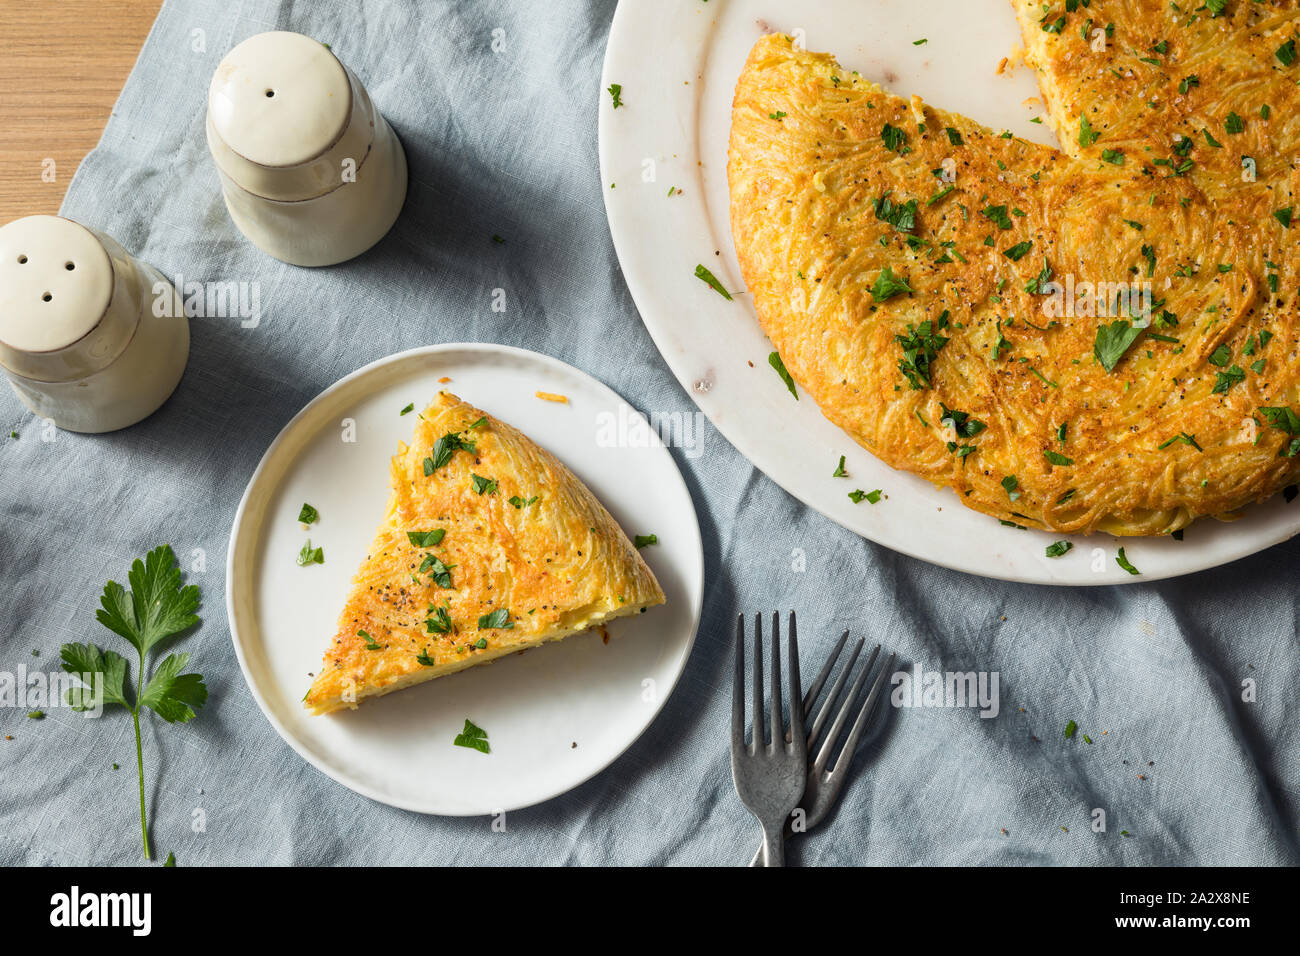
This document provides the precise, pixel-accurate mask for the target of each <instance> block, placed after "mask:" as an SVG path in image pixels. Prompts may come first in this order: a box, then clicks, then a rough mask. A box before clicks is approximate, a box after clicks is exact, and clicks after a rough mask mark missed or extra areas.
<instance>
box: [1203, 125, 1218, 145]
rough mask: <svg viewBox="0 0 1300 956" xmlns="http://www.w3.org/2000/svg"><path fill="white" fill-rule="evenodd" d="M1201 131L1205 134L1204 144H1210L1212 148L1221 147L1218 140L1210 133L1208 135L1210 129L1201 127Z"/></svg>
mask: <svg viewBox="0 0 1300 956" xmlns="http://www.w3.org/2000/svg"><path fill="white" fill-rule="evenodd" d="M1201 132H1202V133H1203V134H1204V135H1205V142H1206V145H1208V146H1211V147H1213V148H1214V149H1223V144H1222V143H1220V142H1219V141H1218V140H1217V139H1215V138H1214V137H1213V136H1211V135H1210V131H1209V130H1208V129H1205V128H1202V129H1201Z"/></svg>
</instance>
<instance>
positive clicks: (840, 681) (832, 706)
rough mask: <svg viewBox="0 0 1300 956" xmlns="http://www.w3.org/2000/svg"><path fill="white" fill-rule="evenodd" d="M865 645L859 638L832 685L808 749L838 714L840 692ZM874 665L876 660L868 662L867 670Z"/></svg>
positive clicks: (818, 711)
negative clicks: (827, 723)
mask: <svg viewBox="0 0 1300 956" xmlns="http://www.w3.org/2000/svg"><path fill="white" fill-rule="evenodd" d="M865 645H866V641H865V640H864V639H863V638H861V637H859V638H858V640H857V643H856V644H854V645H853V651H852V652H851V653H850V654H849V660H848V663H846V664H845V665H844V669H843V670H841V671H840V673H839V675H838V676H837V677H836V678H835V683H833V684H831V689H830V692H829V693H828V694H827V695H826V699H825V700H824V701H822V705H821V707H819V708H818V709H817V717H816V719H815V720H813V725H812V731H811V732H810V733H809V734H808V747H809V748H810V749H811V748H812V747H813V746H815V745H816V743H817V741H818V740H820V739H821V733H822V728H823V727H825V726H826V721H828V720H830V718H831V717H832V716H834V715H835V713H836V712H837V710H838V708H839V706H840V705H839V700H840V692H841V691H842V690H843V689H844V685H845V683H846V682H847V681H848V679H849V677H851V676H852V674H853V665H854V664H856V663H857V662H858V655H859V654H861V653H862V648H863V647H864V646H865ZM874 663H875V659H874V658H871V659H869V660H868V661H867V670H871V665H872V664H874Z"/></svg>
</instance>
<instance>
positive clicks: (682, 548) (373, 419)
mask: <svg viewBox="0 0 1300 956" xmlns="http://www.w3.org/2000/svg"><path fill="white" fill-rule="evenodd" d="M443 377H449V378H450V381H449V382H446V383H445V384H444V383H441V382H440V381H439V379H441V378H443ZM440 388H446V389H448V390H450V391H452V392H454V393H455V394H457V395H459V396H460V397H461V398H463V399H465V400H466V401H468V402H471V403H473V404H476V405H478V406H479V407H480V408H482V409H484V410H485V411H488V412H490V413H491V414H493V415H496V416H498V417H499V418H501V419H502V420H503V421H506V422H509V423H510V424H512V425H515V426H516V427H518V428H519V429H521V430H522V431H523V432H524V433H525V434H527V435H529V436H530V437H531V438H532V439H533V440H534V441H536V442H538V444H540V445H542V446H543V447H545V448H547V449H548V450H550V451H551V452H553V453H554V454H556V455H557V456H558V457H559V458H560V459H561V460H563V461H564V463H565V464H566V465H568V466H569V467H570V468H571V469H572V470H573V472H574V473H575V474H576V475H577V476H578V477H579V478H580V479H582V481H583V482H585V483H586V485H587V487H589V488H590V489H591V490H592V492H593V493H594V494H595V495H596V497H597V498H599V499H600V501H601V502H602V503H603V504H604V505H605V507H606V508H608V509H609V511H610V513H611V514H612V515H613V516H614V518H615V520H617V521H618V522H619V524H620V525H622V526H623V528H624V529H625V530H626V531H627V533H628V535H629V536H631V535H634V534H649V533H654V534H656V535H658V538H659V544H658V545H654V546H650V547H647V548H645V549H644V550H643V551H642V554H644V555H645V558H646V560H647V562H648V563H649V564H650V567H651V569H652V570H653V571H654V573H655V575H656V576H657V577H658V579H659V582H660V584H661V585H662V586H663V589H664V593H665V594H666V595H667V598H668V603H667V604H666V605H664V606H662V607H657V608H652V609H651V610H649V611H647V612H646V613H644V614H640V615H636V616H634V617H631V618H627V619H624V620H619V621H615V622H614V623H612V624H611V625H610V626H609V632H610V635H611V636H610V640H609V642H608V643H605V642H604V641H603V640H602V638H601V636H600V635H599V634H597V633H590V634H579V635H575V636H573V637H570V638H567V639H565V640H564V641H562V642H560V643H558V644H554V645H551V646H547V647H541V648H537V649H534V650H531V651H528V652H527V653H524V654H519V655H512V656H510V657H508V658H504V659H502V660H499V661H496V662H495V663H492V664H490V665H486V666H483V667H475V668H472V669H470V670H468V671H464V672H462V673H459V674H454V675H451V676H449V677H444V678H441V679H439V680H435V681H430V682H429V683H427V684H423V685H421V686H419V687H414V688H411V689H409V690H404V691H400V692H398V693H395V694H390V695H388V696H386V697H381V698H377V699H375V700H371V701H367V702H366V703H365V704H364V705H362V706H361V707H360V708H359V709H358V710H355V711H345V712H341V713H337V714H331V715H327V716H323V717H312V716H309V715H308V713H307V712H306V710H304V709H303V706H302V703H301V699H302V697H303V695H304V693H305V692H306V690H307V688H308V686H310V684H311V677H310V676H309V675H310V674H313V673H315V672H316V671H317V670H318V669H319V667H320V663H321V658H322V656H323V654H324V652H325V649H326V647H327V646H328V645H329V642H330V641H331V639H332V638H333V635H334V629H335V625H336V623H337V619H338V615H339V612H340V611H341V610H342V606H343V600H344V597H345V595H346V594H347V590H348V584H349V581H350V580H351V577H352V575H353V573H354V572H355V570H356V568H357V566H358V564H359V563H360V562H361V560H362V558H363V557H364V556H365V554H366V547H367V545H369V543H370V541H371V539H372V536H373V534H374V530H375V528H376V527H377V525H378V523H379V521H380V520H381V519H382V518H383V515H384V507H385V504H386V502H387V500H388V460H389V458H390V457H391V456H392V455H393V453H394V452H395V451H396V450H397V445H398V442H399V441H408V440H409V439H410V437H411V432H412V429H413V427H414V424H415V416H414V415H413V414H412V415H406V416H403V415H401V414H400V412H401V409H402V408H403V407H405V406H406V405H407V404H410V403H414V404H415V408H416V410H417V411H418V410H419V409H421V408H423V407H424V406H425V404H427V403H428V402H429V400H430V399H432V398H433V396H434V394H435V393H436V392H437V391H438V389H440ZM538 391H545V392H554V393H559V394H562V395H566V396H568V398H569V402H568V404H567V405H562V404H556V403H553V402H546V401H542V400H540V399H538V398H537V397H536V395H535V393H536V392H538ZM620 414H622V415H623V416H624V417H623V418H622V421H624V422H627V421H628V420H629V419H628V418H627V417H626V416H627V415H629V414H635V413H633V412H631V410H630V409H629V408H628V407H627V406H626V405H625V403H624V402H623V401H622V399H620V398H619V396H618V395H616V394H615V393H614V392H613V391H611V390H610V389H609V388H607V387H606V386H604V385H602V384H601V383H600V382H598V381H596V380H595V379H593V378H592V377H591V376H589V375H587V374H585V373H583V372H580V371H578V370H577V369H575V368H572V367H571V366H569V365H566V364H564V363H563V362H560V361H558V360H557V359H553V358H549V357H547V356H544V355H538V354H536V353H533V352H527V351H524V350H522V349H515V348H508V347H506V346H500V345H472V344H471V345H438V346H430V347H428V348H420V349H414V350H412V351H409V352H402V353H400V354H397V355H392V356H389V357H388V358H385V359H381V360H380V361H378V362H374V363H372V364H370V365H367V366H366V367H364V368H362V369H359V370H358V371H356V372H353V373H352V374H351V375H348V376H346V377H345V378H343V379H340V380H339V381H338V382H336V383H335V384H334V385H332V386H330V387H329V388H328V389H326V390H325V391H324V392H322V393H321V394H320V395H318V396H317V397H316V398H315V399H313V400H312V401H311V402H310V403H309V404H308V405H307V407H306V408H304V409H303V410H302V411H301V412H299V413H298V415H297V416H295V417H294V419H293V420H292V421H291V422H289V424H288V425H286V426H285V428H284V430H283V431H282V432H281V433H280V435H279V437H277V438H276V440H275V441H274V443H272V445H271V447H270V448H269V449H268V450H267V452H266V455H265V456H264V457H263V458H262V461H261V464H259V465H258V467H257V471H256V472H255V473H254V474H253V477H252V480H251V481H250V482H249V484H248V490H247V491H246V492H245V493H244V499H243V501H242V502H241V503H240V505H239V511H238V513H237V514H236V516H235V524H234V528H233V530H232V531H231V536H230V550H229V555H228V558H227V568H226V575H227V590H226V605H227V611H228V613H229V616H230V633H231V637H232V638H233V640H234V643H235V652H236V654H237V655H238V657H239V664H240V667H242V668H243V671H244V677H245V679H246V680H247V681H248V686H249V689H250V690H251V691H252V693H253V696H254V697H255V698H256V700H257V702H258V704H259V705H260V706H261V708H262V711H263V712H264V713H265V714H266V717H267V719H268V720H270V722H271V724H272V725H273V726H274V727H275V729H276V730H277V731H279V733H280V736H281V737H283V738H284V739H285V740H286V741H287V742H288V743H289V744H290V746H292V747H293V748H294V749H295V750H296V751H298V753H300V754H301V755H302V756H303V757H305V758H306V759H307V760H308V761H310V762H311V763H312V764H314V765H315V766H316V767H317V768H318V769H320V770H321V771H323V772H324V773H326V774H328V775H329V776H331V777H333V778H334V779H335V780H337V781H338V782H340V783H342V784H344V785H346V786H348V787H351V788H352V789H353V790H355V791H357V792H358V793H362V794H364V795H366V796H368V797H371V798H373V799H375V800H379V801H382V802H383V803H388V804H391V805H393V806H396V807H402V808H405V809H408V810H417V811H420V812H423V813H438V814H447V815H455V816H462V815H471V814H489V813H496V812H498V811H503V810H511V809H516V808H518V807H524V806H528V805H530V804H534V803H538V802H540V801H542V800H546V799H549V798H550V797H554V796H556V795H558V794H561V793H563V792H565V791H566V790H569V789H570V788H572V787H575V786H577V785H578V784H580V783H582V782H583V781H584V780H587V779H588V778H590V777H591V776H592V775H593V774H596V773H598V772H599V771H600V770H602V769H603V768H605V767H606V766H608V765H609V763H610V762H611V761H613V760H614V759H615V758H616V757H618V756H619V754H621V753H623V751H625V750H626V749H627V748H628V747H629V746H631V744H632V742H633V741H635V740H636V738H637V737H638V736H640V734H641V732H642V731H643V730H645V728H646V727H647V726H648V725H649V724H650V721H651V720H653V719H654V716H655V714H657V713H658V712H659V710H660V708H661V707H662V706H663V704H664V701H665V700H666V699H667V697H668V695H669V694H670V693H671V692H672V690H673V687H674V685H675V684H676V683H677V678H678V677H679V676H680V675H681V672H682V669H683V668H684V667H685V665H686V659H687V656H688V655H689V654H690V650H691V644H692V642H693V641H694V639H695V630H696V627H697V626H698V624H699V620H700V607H701V602H702V599H703V593H704V559H703V552H702V548H701V544H700V530H699V524H698V523H697V521H696V517H695V509H694V506H693V505H692V504H691V497H690V494H689V493H688V492H687V490H686V485H685V483H684V482H683V481H682V477H681V475H680V473H679V472H678V471H677V466H676V465H675V464H674V463H673V460H672V457H671V455H670V454H669V452H668V450H667V448H665V447H664V445H663V444H662V443H661V442H659V441H658V440H657V439H655V440H654V441H653V442H647V441H643V440H640V439H639V438H638V437H637V434H638V433H637V432H635V431H629V430H627V429H624V431H623V432H621V433H619V432H617V431H616V430H611V429H609V428H608V427H606V426H607V424H608V423H609V422H618V421H619V420H620V419H619V416H620ZM609 416H612V417H609ZM615 434H623V435H631V436H632V437H631V438H626V439H624V440H622V441H621V442H611V441H610V436H611V435H615ZM349 437H354V438H355V440H354V441H347V440H345V439H347V438H349ZM304 502H309V503H311V504H312V505H313V506H315V507H316V508H317V509H318V510H319V511H320V521H319V523H317V524H315V525H313V526H312V527H311V528H310V530H309V531H304V530H302V528H301V526H300V525H299V523H298V521H297V518H298V510H299V508H300V507H301V506H302V504H303V503H304ZM308 537H310V538H311V542H312V544H313V546H320V547H323V548H324V549H325V563H324V564H323V565H312V566H309V567H305V568H304V567H299V566H298V565H297V564H296V557H297V555H298V552H299V549H300V548H301V547H302V546H303V544H304V542H305V541H306V540H307V538H308ZM466 718H469V719H471V720H473V721H474V722H475V723H476V724H478V725H479V726H480V727H483V728H484V729H486V730H487V731H488V734H489V738H490V742H491V747H492V752H491V754H489V755H484V754H481V753H479V752H478V751H476V750H470V749H466V748H462V747H454V746H452V739H453V738H454V737H455V736H456V734H457V733H459V732H460V730H461V729H462V727H463V724H464V721H465V719H466Z"/></svg>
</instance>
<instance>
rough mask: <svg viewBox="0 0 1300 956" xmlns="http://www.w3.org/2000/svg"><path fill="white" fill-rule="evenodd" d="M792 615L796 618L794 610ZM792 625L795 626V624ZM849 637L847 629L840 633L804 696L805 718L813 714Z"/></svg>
mask: <svg viewBox="0 0 1300 956" xmlns="http://www.w3.org/2000/svg"><path fill="white" fill-rule="evenodd" d="M790 617H791V619H793V618H794V612H793V611H791V612H790ZM791 626H792V627H793V625H791ZM848 639H849V632H848V631H845V632H844V633H843V634H841V635H840V639H839V640H838V641H836V642H835V646H834V647H833V648H831V652H830V654H829V655H828V656H827V658H826V663H825V664H823V665H822V669H821V671H820V672H819V673H818V674H817V679H816V680H814V681H813V682H812V686H811V687H809V688H808V693H806V694H804V697H803V717H804V720H807V719H808V718H809V717H811V716H812V705H813V703H814V702H815V701H816V700H817V695H818V694H820V693H821V692H822V687H824V686H825V684H826V678H828V677H830V676H831V668H832V667H834V666H835V662H836V661H837V660H838V659H839V656H840V651H842V650H844V642H845V641H847V640H848Z"/></svg>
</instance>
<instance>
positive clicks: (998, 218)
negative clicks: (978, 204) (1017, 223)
mask: <svg viewBox="0 0 1300 956" xmlns="http://www.w3.org/2000/svg"><path fill="white" fill-rule="evenodd" d="M980 215H981V216H983V217H984V218H985V219H990V220H992V221H993V222H994V223H995V224H996V225H997V227H998V228H999V229H1010V228H1011V217H1010V216H1008V215H1007V207H1006V206H985V207H984V208H983V209H981V210H980Z"/></svg>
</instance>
